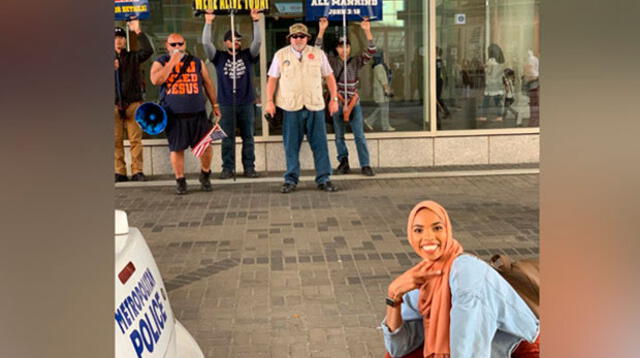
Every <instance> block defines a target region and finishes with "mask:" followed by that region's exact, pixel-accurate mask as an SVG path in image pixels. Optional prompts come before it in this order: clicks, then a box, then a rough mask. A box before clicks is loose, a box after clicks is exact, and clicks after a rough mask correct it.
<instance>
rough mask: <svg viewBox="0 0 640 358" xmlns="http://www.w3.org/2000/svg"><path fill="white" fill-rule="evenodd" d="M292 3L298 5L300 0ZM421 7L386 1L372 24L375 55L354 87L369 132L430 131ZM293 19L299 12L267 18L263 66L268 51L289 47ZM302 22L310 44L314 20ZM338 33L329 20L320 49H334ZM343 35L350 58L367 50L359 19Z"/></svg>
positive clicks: (399, 0)
mask: <svg viewBox="0 0 640 358" xmlns="http://www.w3.org/2000/svg"><path fill="white" fill-rule="evenodd" d="M293 2H295V1H287V3H293ZM277 3H280V1H278V2H276V5H277ZM297 3H299V4H302V3H303V1H301V0H299V1H297ZM276 8H277V6H276ZM300 9H302V7H300ZM426 11H427V9H426V6H424V5H423V4H422V2H421V1H409V0H385V1H384V2H383V20H382V21H373V22H372V26H371V28H372V33H373V37H374V41H375V44H376V46H377V49H378V54H377V55H376V56H374V59H373V60H372V61H370V62H369V63H368V64H366V65H365V66H364V67H362V69H361V70H360V73H359V79H360V84H359V89H358V92H359V95H360V104H361V107H362V111H363V116H364V119H365V125H366V127H368V131H370V132H371V131H375V132H386V131H424V130H429V122H428V118H429V116H428V108H429V101H428V98H429V96H428V91H425V90H424V89H425V87H426V85H427V79H426V78H425V73H428V67H427V66H428V62H427V61H426V58H427V57H428V51H427V50H425V49H426V48H427V46H426V45H425V44H426V40H427V38H426V36H425V35H424V28H426V26H425V24H426V21H427V19H428V16H427V13H426ZM296 22H304V16H303V14H302V13H295V14H280V13H275V11H271V14H270V16H268V17H267V21H266V32H267V35H266V37H267V41H266V47H267V67H268V66H269V65H270V64H271V60H272V58H273V54H274V53H275V52H276V51H277V50H278V49H280V48H282V47H284V46H286V45H288V43H287V42H286V39H285V36H286V35H287V34H288V29H289V26H291V25H292V24H294V23H296ZM305 24H306V25H307V26H308V27H309V31H310V32H311V34H312V36H313V38H312V39H311V43H312V44H313V43H314V41H315V36H316V34H317V32H318V23H317V22H305ZM342 32H343V29H342V22H340V21H335V22H331V23H330V25H329V28H328V29H327V31H326V33H325V36H324V41H323V42H324V45H325V46H324V50H325V51H328V52H330V51H334V49H335V46H336V44H337V40H338V38H339V37H340V36H342ZM348 34H349V39H350V41H351V56H355V55H358V54H360V53H361V52H362V51H364V50H365V49H366V46H367V40H366V37H365V35H364V33H363V31H362V29H361V28H360V25H359V23H356V22H350V23H349V24H348ZM425 56H426V57H425ZM425 98H426V99H427V100H425ZM327 117H328V116H327ZM327 124H328V128H327V129H328V132H329V133H333V130H332V125H331V124H332V121H331V119H330V118H327ZM348 131H350V129H348ZM280 133H282V131H281V128H280V127H277V128H273V127H270V129H269V134H271V135H277V134H280Z"/></svg>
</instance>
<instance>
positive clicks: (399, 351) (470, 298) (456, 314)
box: [382, 201, 540, 358]
mask: <svg viewBox="0 0 640 358" xmlns="http://www.w3.org/2000/svg"><path fill="white" fill-rule="evenodd" d="M407 235H408V239H409V243H410V245H411V247H412V248H413V250H414V251H415V252H416V253H417V254H418V255H419V256H420V257H422V259H423V260H422V261H421V262H420V263H418V264H417V265H415V266H414V267H412V268H410V269H409V270H407V271H406V272H404V273H403V274H401V275H400V276H399V277H397V278H396V279H395V280H393V282H391V284H390V285H389V287H388V297H387V299H386V301H387V305H388V307H387V314H386V317H385V319H384V321H383V322H382V330H383V334H384V343H385V348H386V350H387V352H388V353H387V356H391V357H425V358H427V357H428V358H447V357H456V358H478V357H482V358H490V357H492V358H508V357H511V356H512V355H511V352H514V349H515V353H517V354H514V355H513V357H516V356H517V357H531V358H533V357H538V356H539V347H538V341H537V337H538V334H539V329H540V326H539V322H538V319H537V318H536V316H535V315H534V313H533V312H532V311H531V309H530V308H529V307H528V306H527V304H526V303H525V302H524V301H523V300H522V298H520V296H518V294H517V293H516V292H515V291H514V289H513V288H512V287H511V286H510V285H509V284H508V283H507V281H505V280H504V279H503V278H502V276H500V274H499V273H498V272H497V271H495V270H494V269H493V268H492V267H491V266H489V265H488V264H486V263H485V262H483V261H481V260H480V259H478V258H476V257H474V256H470V255H463V248H462V246H461V245H460V243H459V242H458V241H456V240H455V239H454V238H453V233H452V228H451V222H450V220H449V215H448V214H447V212H446V210H445V209H444V208H443V207H442V206H440V205H439V204H437V203H436V202H433V201H423V202H420V203H418V204H417V205H416V206H415V207H414V208H413V210H412V211H411V213H410V214H409V221H408V224H407ZM534 342H535V343H534ZM516 347H517V349H516ZM520 353H525V354H520Z"/></svg>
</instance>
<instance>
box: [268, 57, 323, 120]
mask: <svg viewBox="0 0 640 358" xmlns="http://www.w3.org/2000/svg"><path fill="white" fill-rule="evenodd" d="M322 55H323V53H322V50H320V49H318V48H316V47H314V46H309V45H307V47H305V49H304V50H303V51H302V58H301V59H300V60H298V59H297V58H296V55H295V54H294V53H293V50H292V49H291V46H287V47H284V48H282V49H280V50H278V52H276V54H275V56H274V57H277V58H278V62H279V64H280V80H279V81H278V91H277V92H276V106H278V107H280V108H282V109H284V110H286V111H299V110H301V109H302V108H303V107H304V108H306V109H308V110H310V111H320V110H322V109H324V99H323V98H322V72H321V70H320V66H321V65H320V57H321V56H322Z"/></svg>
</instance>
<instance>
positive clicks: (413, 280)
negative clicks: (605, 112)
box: [387, 268, 442, 302]
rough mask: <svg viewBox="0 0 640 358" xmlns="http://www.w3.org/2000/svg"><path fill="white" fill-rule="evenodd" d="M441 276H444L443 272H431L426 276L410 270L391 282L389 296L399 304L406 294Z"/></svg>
mask: <svg viewBox="0 0 640 358" xmlns="http://www.w3.org/2000/svg"><path fill="white" fill-rule="evenodd" d="M439 275H442V271H430V272H427V273H426V274H424V273H420V272H419V271H418V270H415V269H414V268H412V269H409V270H407V271H406V272H405V273H403V274H402V275H400V276H398V277H397V278H396V279H395V280H393V281H392V282H391V284H390V285H389V288H388V289H387V294H388V296H389V298H391V299H393V300H394V301H396V302H397V301H399V300H400V299H401V298H402V296H403V295H404V294H405V293H407V292H409V291H411V290H415V289H416V288H419V287H420V286H422V285H424V283H425V282H426V280H427V279H428V278H430V277H434V276H439Z"/></svg>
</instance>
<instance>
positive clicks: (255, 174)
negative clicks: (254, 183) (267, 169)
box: [244, 169, 260, 178]
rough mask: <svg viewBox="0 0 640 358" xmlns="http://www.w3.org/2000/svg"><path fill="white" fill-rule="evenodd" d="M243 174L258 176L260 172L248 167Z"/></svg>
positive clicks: (252, 176) (248, 176)
mask: <svg viewBox="0 0 640 358" xmlns="http://www.w3.org/2000/svg"><path fill="white" fill-rule="evenodd" d="M244 176H245V177H246V178H258V177H259V176H260V174H258V172H256V170H255V169H248V170H245V171H244Z"/></svg>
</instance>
